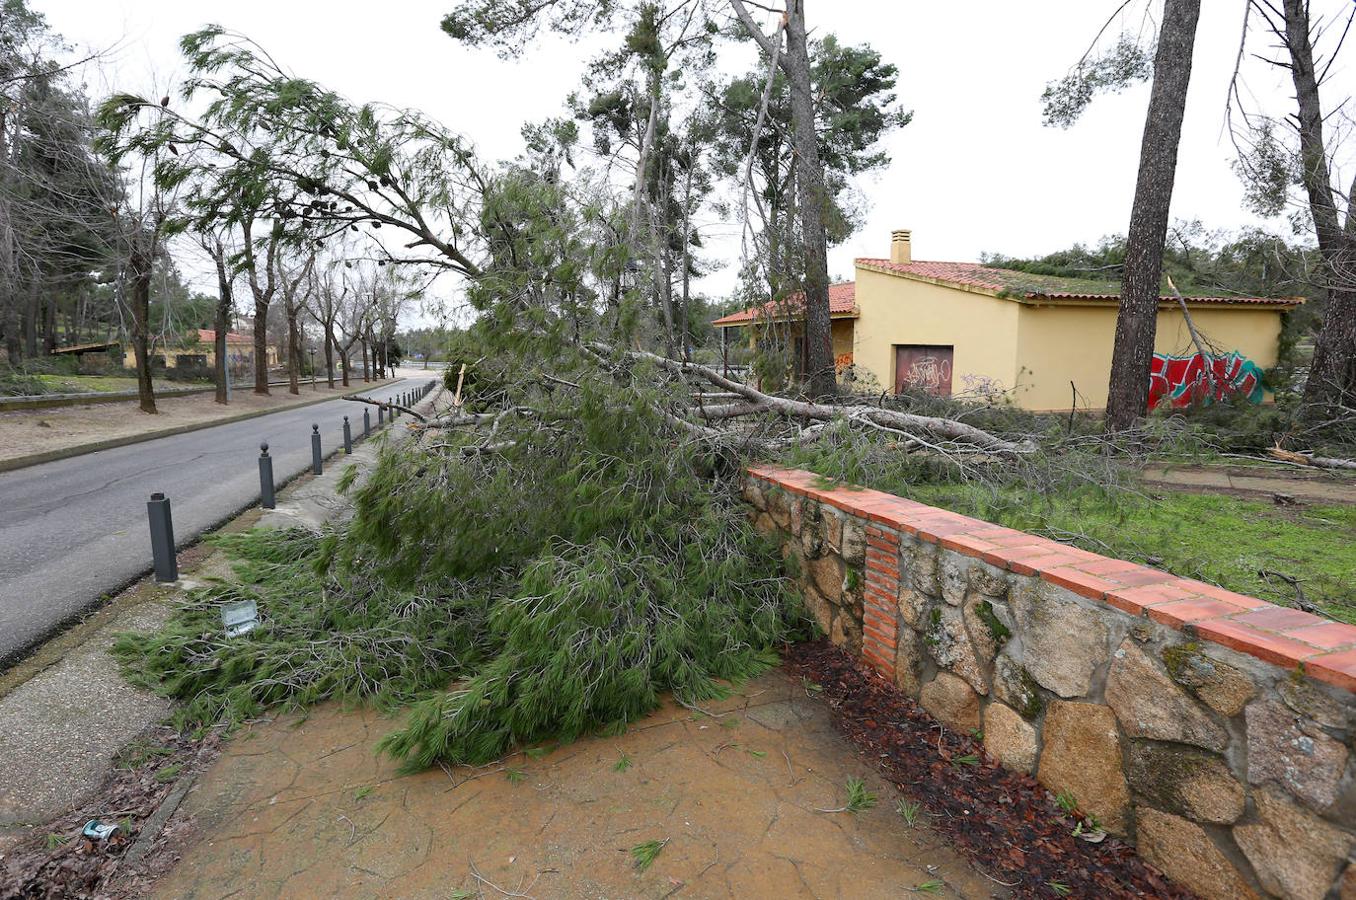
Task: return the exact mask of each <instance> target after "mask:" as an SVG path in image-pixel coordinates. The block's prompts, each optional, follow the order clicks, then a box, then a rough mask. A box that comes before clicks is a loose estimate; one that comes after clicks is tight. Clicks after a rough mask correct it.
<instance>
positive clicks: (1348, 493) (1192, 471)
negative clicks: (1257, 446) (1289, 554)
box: [1144, 466, 1356, 504]
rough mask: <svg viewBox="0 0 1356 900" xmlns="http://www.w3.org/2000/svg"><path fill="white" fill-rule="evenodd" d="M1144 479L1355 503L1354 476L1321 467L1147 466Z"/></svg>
mask: <svg viewBox="0 0 1356 900" xmlns="http://www.w3.org/2000/svg"><path fill="white" fill-rule="evenodd" d="M1144 479H1145V481H1148V482H1150V483H1154V482H1157V483H1160V484H1166V485H1172V486H1175V487H1185V488H1206V489H1212V490H1227V491H1245V492H1248V493H1255V494H1257V495H1258V499H1259V500H1266V498H1267V497H1269V496H1271V495H1272V494H1288V495H1289V496H1291V497H1295V498H1297V499H1299V500H1303V501H1305V502H1307V503H1320V504H1322V503H1356V477H1351V476H1350V475H1348V474H1347V473H1342V472H1335V471H1331V470H1321V469H1293V470H1288V471H1287V470H1283V469H1278V468H1263V467H1261V466H1226V467H1215V466H1150V467H1149V468H1147V469H1145V470H1144Z"/></svg>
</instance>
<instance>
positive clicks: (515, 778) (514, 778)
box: [504, 769, 527, 784]
mask: <svg viewBox="0 0 1356 900" xmlns="http://www.w3.org/2000/svg"><path fill="white" fill-rule="evenodd" d="M504 777H505V778H507V779H508V780H509V783H510V784H518V783H520V782H522V781H526V780H527V773H526V772H524V771H523V770H522V769H506V770H505V771H504Z"/></svg>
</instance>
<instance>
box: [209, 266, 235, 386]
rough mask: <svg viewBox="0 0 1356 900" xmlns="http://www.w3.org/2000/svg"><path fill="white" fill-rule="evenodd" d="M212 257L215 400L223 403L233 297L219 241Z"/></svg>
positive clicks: (229, 362)
mask: <svg viewBox="0 0 1356 900" xmlns="http://www.w3.org/2000/svg"><path fill="white" fill-rule="evenodd" d="M212 259H213V261H214V262H215V263H216V265H217V308H216V316H215V317H214V318H213V320H212V324H213V326H215V328H216V337H215V339H214V340H213V341H212V344H213V352H214V353H215V354H216V360H217V364H216V370H217V402H218V403H220V404H223V405H225V404H226V403H229V402H230V397H229V395H228V394H227V392H226V384H227V379H228V378H230V377H231V374H230V371H229V369H230V365H231V360H230V357H229V352H230V351H229V348H228V346H227V344H226V335H227V334H229V333H230V330H231V310H232V309H233V308H234V306H235V299H234V296H233V294H232V290H231V279H230V276H229V275H227V274H226V248H225V247H223V246H222V245H221V243H220V242H218V243H217V244H216V246H215V247H213V248H212Z"/></svg>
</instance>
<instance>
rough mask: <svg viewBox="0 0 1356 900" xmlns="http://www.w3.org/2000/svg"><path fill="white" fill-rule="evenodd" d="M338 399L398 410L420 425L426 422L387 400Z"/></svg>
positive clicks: (413, 412)
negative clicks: (414, 419)
mask: <svg viewBox="0 0 1356 900" xmlns="http://www.w3.org/2000/svg"><path fill="white" fill-rule="evenodd" d="M340 399H342V400H348V401H350V402H351V403H366V404H368V405H370V406H380V407H382V408H383V409H398V410H400V411H401V412H403V413H409V414H410V415H412V416H414V417H415V418H416V419H418V420H419V422H420V424H423V423H424V422H426V421H427V420H426V419H425V418H424V417H423V416H422V415H420V414H419V413H417V412H415V411H414V410H412V409H410V408H409V407H408V406H401V405H400V404H399V403H392V402H391V401H389V400H373V399H371V398H369V397H341V398H340Z"/></svg>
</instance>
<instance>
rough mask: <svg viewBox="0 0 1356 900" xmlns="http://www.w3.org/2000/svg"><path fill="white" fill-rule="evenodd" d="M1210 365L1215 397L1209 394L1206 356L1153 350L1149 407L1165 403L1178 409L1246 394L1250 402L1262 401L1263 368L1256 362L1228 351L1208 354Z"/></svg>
mask: <svg viewBox="0 0 1356 900" xmlns="http://www.w3.org/2000/svg"><path fill="white" fill-rule="evenodd" d="M1210 364H1211V365H1210V369H1211V371H1212V372H1213V374H1214V376H1215V391H1214V396H1211V391H1210V377H1209V375H1207V374H1206V368H1205V358H1204V357H1202V356H1201V355H1200V354H1199V353H1193V354H1191V355H1190V356H1166V355H1164V354H1162V353H1155V354H1154V358H1153V361H1152V362H1150V363H1149V408H1150V409H1154V408H1156V407H1157V406H1159V404H1162V403H1167V404H1169V405H1170V406H1171V407H1172V408H1173V409H1180V408H1182V407H1186V406H1191V405H1192V404H1195V403H1211V402H1213V401H1215V400H1223V399H1225V398H1226V397H1246V398H1247V399H1248V401H1249V402H1251V403H1261V402H1262V370H1261V369H1260V368H1258V366H1257V363H1255V362H1253V361H1252V360H1250V359H1248V358H1247V357H1245V356H1243V355H1241V354H1238V353H1229V354H1227V355H1224V356H1211V357H1210Z"/></svg>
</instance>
